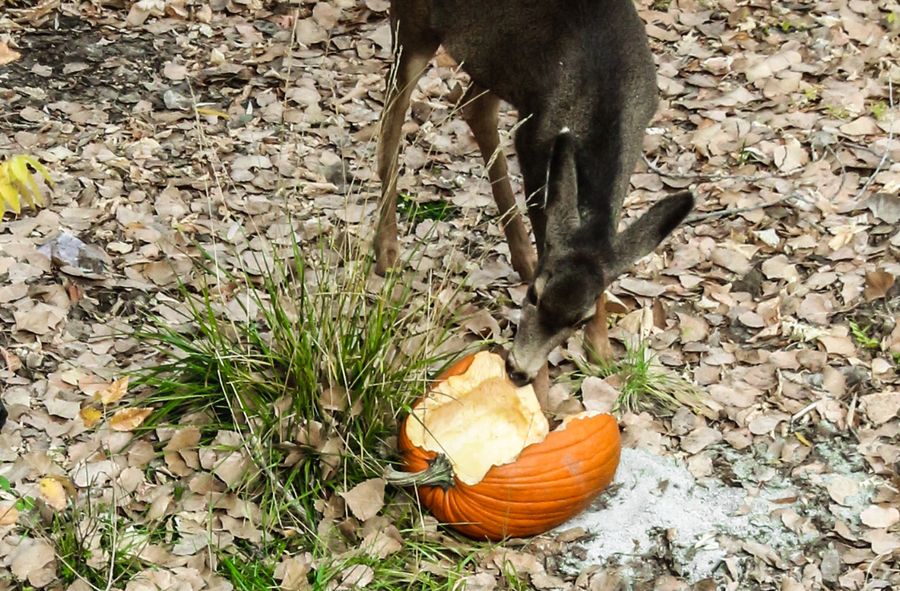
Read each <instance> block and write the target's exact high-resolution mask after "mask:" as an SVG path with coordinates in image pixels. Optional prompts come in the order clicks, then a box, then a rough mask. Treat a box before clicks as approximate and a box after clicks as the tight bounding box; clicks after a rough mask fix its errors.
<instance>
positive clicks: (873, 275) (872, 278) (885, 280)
mask: <svg viewBox="0 0 900 591" xmlns="http://www.w3.org/2000/svg"><path fill="white" fill-rule="evenodd" d="M894 280H895V277H894V276H893V275H891V274H890V273H888V272H887V271H881V270H878V271H871V272H869V273H866V288H865V290H864V291H863V295H864V296H865V298H866V301H867V302H871V301H872V300H877V299H880V298H883V297H884V296H886V295H887V293H888V292H889V291H890V290H891V288H892V287H894Z"/></svg>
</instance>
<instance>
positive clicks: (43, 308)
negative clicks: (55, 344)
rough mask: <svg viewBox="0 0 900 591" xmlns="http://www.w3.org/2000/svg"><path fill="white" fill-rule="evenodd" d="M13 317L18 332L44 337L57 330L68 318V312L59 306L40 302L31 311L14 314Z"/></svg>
mask: <svg viewBox="0 0 900 591" xmlns="http://www.w3.org/2000/svg"><path fill="white" fill-rule="evenodd" d="M13 317H14V318H15V321H16V330H24V331H27V332H32V333H34V334H38V335H43V334H47V333H48V332H50V331H51V330H53V329H55V328H56V326H57V325H58V324H59V323H60V322H62V320H63V319H64V318H65V317H66V311H65V310H63V309H62V308H59V307H57V306H50V305H48V304H45V303H43V302H39V303H38V304H35V306H34V307H33V308H31V309H30V310H26V311H22V312H20V311H16V312H14V313H13Z"/></svg>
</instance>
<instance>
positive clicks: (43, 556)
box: [7, 538, 56, 587]
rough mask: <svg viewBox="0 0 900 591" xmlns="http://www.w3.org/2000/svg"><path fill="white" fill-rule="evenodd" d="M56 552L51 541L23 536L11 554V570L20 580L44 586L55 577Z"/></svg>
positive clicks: (36, 585)
mask: <svg viewBox="0 0 900 591" xmlns="http://www.w3.org/2000/svg"><path fill="white" fill-rule="evenodd" d="M55 557H56V552H55V551H54V549H53V546H51V545H50V543H49V542H47V541H44V540H36V539H34V538H23V539H22V540H20V541H19V543H18V545H17V546H16V548H15V550H14V551H13V552H12V554H11V555H10V558H11V559H12V560H11V563H10V562H7V564H9V570H10V572H11V573H12V574H13V576H14V577H15V578H16V579H18V580H19V581H28V583H30V584H31V585H33V586H35V587H43V586H44V585H46V584H47V583H49V582H50V581H51V580H53V578H54V577H55V573H54V569H53V568H52V563H53V561H54V559H55Z"/></svg>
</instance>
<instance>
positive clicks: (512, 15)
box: [374, 0, 694, 389]
mask: <svg viewBox="0 0 900 591" xmlns="http://www.w3.org/2000/svg"><path fill="white" fill-rule="evenodd" d="M390 23H391V30H392V37H393V47H394V63H393V67H392V68H391V70H390V72H389V74H388V77H387V90H386V94H385V103H384V104H385V106H384V111H383V117H382V127H381V135H380V137H379V142H378V149H377V166H378V171H377V172H378V175H379V177H380V179H381V199H380V202H379V220H378V223H377V226H376V230H375V239H374V250H375V271H376V272H377V273H378V274H382V275H383V274H385V273H386V272H388V270H389V269H391V268H393V267H394V266H395V265H396V263H397V258H398V256H399V242H398V238H397V211H396V210H397V175H398V170H399V168H398V156H399V142H400V135H401V128H402V125H403V122H404V120H405V117H406V112H407V109H408V108H409V103H410V96H411V94H412V91H413V89H414V87H415V86H416V84H417V82H418V80H419V77H420V76H421V75H422V73H423V72H424V71H425V69H426V68H427V67H428V64H429V62H430V60H431V58H432V57H433V56H434V55H435V53H436V52H437V50H438V48H439V47H440V46H443V48H444V50H445V51H446V52H447V53H449V55H450V56H451V57H452V58H453V59H454V60H455V61H456V62H457V63H458V64H459V65H460V67H461V68H462V70H463V71H464V72H465V73H466V74H467V75H468V76H469V78H470V79H471V84H470V85H469V87H468V89H467V90H466V91H465V94H464V96H463V97H462V100H461V109H460V110H461V111H462V116H463V118H464V119H465V121H466V122H467V124H468V126H469V128H470V129H471V131H472V133H473V135H474V137H475V141H476V143H477V145H478V148H479V151H480V153H481V156H482V158H483V160H484V164H485V166H486V167H487V172H488V178H489V180H490V184H491V192H492V193H493V197H494V201H495V202H496V204H497V207H498V209H499V212H500V220H501V226H502V229H503V232H504V234H505V238H506V241H507V243H508V245H509V252H510V259H511V264H512V267H513V269H514V270H515V271H516V272H517V273H518V274H519V276H520V277H521V279H522V280H523V281H524V282H527V283H529V287H528V289H527V292H526V296H525V299H524V300H523V302H522V304H521V317H520V320H519V323H518V327H517V330H516V334H515V337H514V339H513V343H512V347H511V349H510V351H509V352H508V354H507V355H506V369H507V373H508V375H509V377H510V379H511V380H512V381H513V382H514V383H515V384H516V385H517V386H524V385H526V384H529V383H532V382H535V381H536V380H538V378H539V377H540V376H542V377H540V379H539V380H538V381H540V382H542V383H543V384H544V385H543V387H542V389H546V388H547V387H548V386H547V380H548V378H547V358H548V356H549V354H550V353H551V352H552V351H553V349H554V348H555V347H557V346H558V345H560V344H562V343H563V342H564V341H565V340H566V339H567V338H568V337H569V336H570V335H571V334H573V332H574V331H575V330H577V329H578V328H581V327H582V326H585V325H587V326H586V328H585V340H586V344H587V348H588V350H589V351H593V352H594V355H595V356H597V357H600V358H603V357H606V358H608V357H609V356H611V354H612V353H611V351H612V350H611V347H610V343H609V335H608V332H607V318H606V300H605V297H604V294H605V290H606V288H607V287H608V286H609V285H610V283H612V282H613V281H614V280H615V279H616V278H617V277H618V276H619V275H620V274H622V273H623V272H625V271H626V270H627V269H628V268H629V267H630V266H631V265H632V264H633V263H634V262H636V261H637V260H638V259H640V258H642V257H644V256H645V255H647V254H649V253H650V252H652V251H653V250H655V249H656V248H657V246H659V244H660V243H661V242H662V241H663V240H664V239H665V238H666V237H667V236H668V235H669V234H670V233H671V232H672V231H673V230H674V229H675V228H676V227H678V225H679V224H681V222H682V221H683V220H684V219H685V217H686V216H687V215H688V213H689V212H690V211H691V209H692V208H693V206H694V197H693V195H692V193H691V192H690V191H685V192H681V193H677V194H674V195H670V196H668V197H665V198H663V199H662V200H660V201H658V202H656V203H655V204H654V205H652V206H651V207H650V208H649V210H648V211H646V212H645V213H644V214H643V215H642V216H641V217H639V218H638V219H637V220H636V221H634V222H633V223H632V224H631V225H630V226H628V227H627V228H625V229H624V230H622V231H619V229H618V226H619V220H620V217H621V210H622V204H623V201H624V199H625V197H626V195H627V194H628V191H629V188H630V178H631V174H632V172H633V170H634V168H635V166H636V164H637V160H638V158H639V156H640V154H641V150H642V143H643V137H644V133H645V130H646V127H647V125H648V124H649V122H650V119H651V118H652V117H653V115H654V114H655V112H656V108H657V102H658V92H657V85H656V67H655V65H654V62H653V56H652V54H651V50H650V45H649V43H648V41H647V36H646V33H645V31H644V25H643V22H642V21H641V20H640V16H639V15H638V13H637V10H636V9H635V7H634V4H633V3H632V0H566V1H565V2H549V1H547V0H489V1H483V0H392V1H391V6H390ZM500 101H506V102H507V103H509V104H510V105H512V106H513V107H514V108H515V109H516V110H517V111H518V116H519V121H518V124H517V129H516V132H515V139H514V144H515V153H516V157H517V158H518V160H519V168H520V169H521V175H522V182H523V185H524V192H525V201H526V207H527V213H528V217H529V219H530V221H531V228H532V231H533V233H534V238H535V246H536V250H537V252H536V256H535V249H534V248H533V247H532V245H531V239H530V235H529V233H528V230H527V228H526V226H525V223H524V219H523V216H522V215H521V214H520V213H519V211H518V208H517V206H516V200H515V195H514V193H513V190H512V187H511V184H510V181H509V174H508V163H507V161H506V158H505V156H504V152H503V150H502V149H501V146H500V137H499V133H498V122H499V107H500ZM535 389H538V386H537V383H536V384H535Z"/></svg>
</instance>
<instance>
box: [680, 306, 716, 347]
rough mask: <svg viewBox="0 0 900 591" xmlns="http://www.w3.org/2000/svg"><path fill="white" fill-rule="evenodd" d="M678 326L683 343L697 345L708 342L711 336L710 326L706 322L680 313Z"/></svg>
mask: <svg viewBox="0 0 900 591" xmlns="http://www.w3.org/2000/svg"><path fill="white" fill-rule="evenodd" d="M677 315H678V324H679V329H680V331H681V342H682V343H696V342H700V341H704V340H706V337H707V336H708V335H709V324H707V322H706V320H704V319H702V318H698V317H697V316H692V315H691V314H683V313H681V312H678V314H677Z"/></svg>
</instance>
